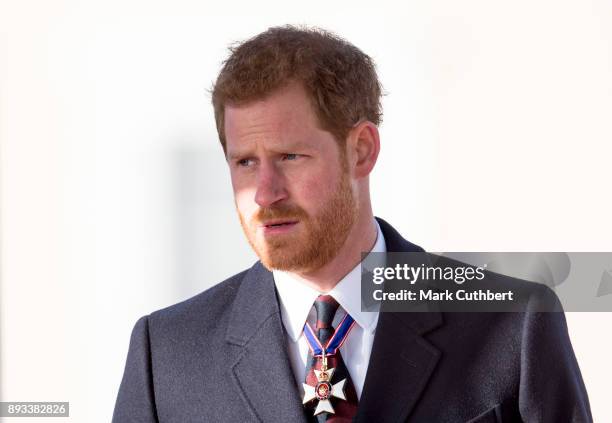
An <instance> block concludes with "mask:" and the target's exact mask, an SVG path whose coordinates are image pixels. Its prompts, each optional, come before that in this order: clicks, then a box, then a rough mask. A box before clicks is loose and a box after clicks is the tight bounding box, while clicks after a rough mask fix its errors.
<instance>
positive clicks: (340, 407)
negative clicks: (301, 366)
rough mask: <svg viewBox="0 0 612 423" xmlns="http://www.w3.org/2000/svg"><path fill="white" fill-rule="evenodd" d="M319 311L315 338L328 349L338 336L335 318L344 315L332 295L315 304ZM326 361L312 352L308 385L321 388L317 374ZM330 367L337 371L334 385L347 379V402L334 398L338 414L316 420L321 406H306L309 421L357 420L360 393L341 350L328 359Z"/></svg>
mask: <svg viewBox="0 0 612 423" xmlns="http://www.w3.org/2000/svg"><path fill="white" fill-rule="evenodd" d="M313 307H314V309H315V310H316V323H315V322H309V323H311V324H312V323H315V324H316V326H314V325H313V326H314V329H315V334H316V335H317V337H318V338H319V341H320V342H321V345H324V346H325V345H326V344H327V342H328V341H329V339H330V338H331V337H332V335H333V334H334V331H335V328H334V326H333V325H332V323H333V321H334V316H336V314H337V313H338V314H340V313H344V310H343V309H342V307H339V304H338V302H337V301H336V300H335V299H334V298H333V297H332V296H331V295H319V297H318V298H317V299H316V300H315V302H314V304H313ZM321 364H322V360H321V357H313V355H312V352H311V351H309V352H308V358H307V360H306V383H307V384H308V385H311V386H316V385H317V382H318V381H317V377H316V375H315V373H314V370H315V369H316V370H320V369H321ZM327 367H328V368H329V369H331V368H333V369H335V370H334V373H333V376H332V380H331V382H332V384H333V383H337V382H339V381H341V380H343V379H346V382H345V384H344V394H345V396H346V400H342V399H339V398H335V397H334V398H331V399H330V401H331V403H332V407H333V408H334V414H332V413H327V412H323V413H321V414H318V415H317V416H313V414H314V411H315V408H316V406H317V400H316V399H315V400H312V401H310V402H309V403H307V404H305V406H304V407H305V410H306V414H307V416H308V418H309V419H310V421H311V422H318V423H321V422H331V423H344V422H350V421H352V420H353V417H354V416H355V414H356V413H357V393H356V392H355V386H354V385H353V381H352V380H351V376H350V375H349V372H348V370H347V368H346V365H345V364H344V360H343V359H342V356H341V355H340V349H338V352H337V353H336V354H334V355H328V356H327Z"/></svg>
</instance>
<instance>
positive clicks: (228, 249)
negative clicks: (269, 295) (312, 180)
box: [0, 0, 612, 422]
mask: <svg viewBox="0 0 612 423" xmlns="http://www.w3.org/2000/svg"><path fill="white" fill-rule="evenodd" d="M405 3H406V4H404V5H399V4H398V2H395V1H378V2H376V3H375V4H373V3H371V2H356V1H352V2H330V1H325V2H323V1H310V2H302V3H300V4H289V2H281V1H262V2H246V1H232V2H215V3H212V2H197V1H187V0H175V1H173V2H162V1H150V0H149V1H144V0H121V1H109V0H104V1H103V0H91V1H76V0H75V1H69V0H55V1H53V2H50V1H43V0H39V1H35V0H14V1H8V0H0V148H1V150H0V206H1V211H0V241H1V244H0V265H1V273H0V347H1V348H0V365H1V367H0V382H1V384H0V389H1V390H0V395H1V399H2V400H3V401H9V400H10V401H70V406H71V416H72V417H71V418H70V419H61V418H57V419H55V420H54V421H57V422H60V421H63V420H64V421H73V422H108V421H109V420H110V416H111V413H112V408H113V405H114V400H115V396H116V392H117V388H118V385H119V382H120V379H121V375H122V371H123V366H124V362H125V354H126V352H127V347H128V340H129V334H130V331H131V328H132V326H133V324H134V323H135V321H136V319H137V318H138V317H140V316H142V315H144V314H147V313H149V312H151V311H153V310H155V309H158V308H161V307H165V306H167V305H170V304H173V303H175V302H178V301H180V300H182V299H185V298H188V297H190V296H192V295H194V294H196V293H198V292H200V291H202V290H204V289H206V288H207V287H209V286H211V285H212V284H214V283H216V282H218V281H220V280H222V279H224V278H225V277H227V276H230V275H232V274H234V273H236V272H238V271H239V270H242V269H243V268H245V267H246V266H249V265H250V264H251V263H252V261H253V260H254V255H253V254H252V253H251V252H250V250H249V248H248V245H247V244H246V242H245V240H244V239H243V236H242V233H241V231H240V228H239V224H238V220H237V218H236V215H235V212H234V209H233V200H232V196H231V188H230V182H229V177H228V173H227V170H226V168H225V163H224V162H223V156H222V152H221V148H220V147H219V145H218V141H217V139H216V132H215V129H214V119H213V116H212V108H211V107H210V105H209V103H210V98H209V95H208V93H207V89H208V88H210V86H211V84H212V81H213V80H214V78H215V76H216V73H217V72H218V70H219V68H220V62H221V60H222V59H223V58H224V57H225V56H226V47H227V45H228V44H229V43H231V42H233V41H237V40H242V39H244V38H245V37H249V36H252V35H254V34H256V33H258V32H260V31H263V30H265V29H266V28H267V27H269V26H272V25H279V24H285V23H294V24H296V23H297V24H300V23H304V24H310V25H318V26H321V27H324V28H327V29H331V30H333V31H335V32H337V33H338V34H340V35H342V36H344V37H345V38H347V39H348V40H350V41H351V42H353V43H354V44H356V45H357V46H359V47H360V48H362V49H363V50H364V51H365V52H366V53H368V54H370V55H371V56H373V57H374V59H375V60H376V62H377V64H378V68H379V73H380V77H381V80H382V82H383V85H384V87H385V90H386V92H387V96H386V97H385V99H384V109H385V117H384V123H383V125H382V127H381V134H382V152H381V156H380V161H379V163H378V165H377V168H376V170H375V172H374V175H373V178H372V192H373V201H374V207H375V214H377V215H379V216H381V217H384V218H385V219H387V220H388V221H390V222H392V223H393V224H394V225H395V226H396V227H397V228H399V229H400V230H401V232H402V233H403V234H404V235H405V237H406V238H408V239H409V240H411V241H413V242H416V243H418V244H420V245H422V246H423V247H425V248H426V249H429V250H431V251H453V250H454V251H471V250H474V251H486V250H490V251H612V225H611V224H610V215H612V197H611V196H610V181H611V179H612V178H611V177H610V161H611V158H612V147H611V146H610V141H612V119H610V117H611V116H612V78H611V75H612V53H611V52H612V29H611V28H612V3H610V2H609V1H607V0H599V1H588V0H565V1H553V0H517V1H514V2H503V1H491V0H488V1H487V0H482V1H477V0H467V1H461V2H457V1H451V0H448V1H441V0H437V1H413V2H405ZM568 321H569V324H570V334H571V337H572V341H573V344H574V347H575V351H576V354H577V356H578V359H579V363H580V365H581V369H582V372H583V376H584V378H585V382H586V385H587V389H588V391H589V395H590V399H591V404H592V409H593V413H594V417H595V421H601V422H604V421H612V409H611V407H610V406H609V389H610V387H609V380H610V378H611V377H612V364H611V362H610V359H609V357H610V355H611V354H612V344H611V341H610V337H609V333H610V328H611V327H612V314H606V313H601V314H596V313H580V314H578V313H571V314H569V315H568ZM23 421H24V422H25V421H26V419H23ZM36 421H40V420H39V419H36Z"/></svg>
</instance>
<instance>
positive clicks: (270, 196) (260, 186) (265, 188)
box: [255, 162, 287, 207]
mask: <svg viewBox="0 0 612 423" xmlns="http://www.w3.org/2000/svg"><path fill="white" fill-rule="evenodd" d="M258 170H259V172H258V174H257V191H256V192H255V202H256V203H257V204H258V205H259V206H260V207H269V206H271V205H272V204H274V203H276V202H278V201H281V200H284V199H285V198H287V190H286V189H285V182H284V177H283V175H282V173H281V172H279V171H278V169H276V167H275V166H274V164H273V163H270V162H262V163H261V165H260V167H259V169H258Z"/></svg>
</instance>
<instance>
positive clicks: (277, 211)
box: [251, 204, 308, 224]
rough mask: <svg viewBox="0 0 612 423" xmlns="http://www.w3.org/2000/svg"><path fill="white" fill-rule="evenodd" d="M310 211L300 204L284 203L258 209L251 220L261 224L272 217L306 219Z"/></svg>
mask: <svg viewBox="0 0 612 423" xmlns="http://www.w3.org/2000/svg"><path fill="white" fill-rule="evenodd" d="M306 218H308V213H306V211H305V210H304V209H303V208H301V207H300V206H296V205H290V204H283V205H280V206H274V207H263V208H260V209H259V210H257V212H256V213H255V215H254V216H253V217H252V219H251V222H252V223H255V224H261V223H263V222H265V221H267V220H271V219H306Z"/></svg>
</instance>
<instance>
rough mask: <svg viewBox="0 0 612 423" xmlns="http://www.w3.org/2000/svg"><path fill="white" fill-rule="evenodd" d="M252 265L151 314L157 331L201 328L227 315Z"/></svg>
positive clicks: (217, 323) (169, 331) (150, 320)
mask: <svg viewBox="0 0 612 423" xmlns="http://www.w3.org/2000/svg"><path fill="white" fill-rule="evenodd" d="M248 271H249V269H246V270H244V271H242V272H240V273H237V274H235V275H233V276H231V277H229V278H227V279H225V280H224V281H222V282H220V283H218V284H216V285H214V286H212V287H210V288H209V289H207V290H205V291H203V292H201V293H199V294H197V295H194V296H193V297H191V298H188V299H186V300H184V301H181V302H179V303H176V304H173V305H171V306H169V307H166V308H163V309H160V310H157V311H154V312H153V313H151V314H150V315H149V316H148V319H149V326H150V327H151V328H152V330H154V331H155V332H157V333H158V334H159V333H160V332H165V333H180V332H184V331H185V330H187V329H189V328H193V329H196V330H198V331H201V330H203V329H206V328H207V327H209V326H218V325H219V323H220V322H222V321H224V320H226V319H227V316H228V315H229V312H230V310H231V309H232V304H233V302H234V299H235V298H236V294H237V293H238V290H239V289H240V285H241V283H242V280H243V279H244V277H245V275H246V274H247V273H248Z"/></svg>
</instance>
